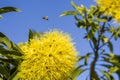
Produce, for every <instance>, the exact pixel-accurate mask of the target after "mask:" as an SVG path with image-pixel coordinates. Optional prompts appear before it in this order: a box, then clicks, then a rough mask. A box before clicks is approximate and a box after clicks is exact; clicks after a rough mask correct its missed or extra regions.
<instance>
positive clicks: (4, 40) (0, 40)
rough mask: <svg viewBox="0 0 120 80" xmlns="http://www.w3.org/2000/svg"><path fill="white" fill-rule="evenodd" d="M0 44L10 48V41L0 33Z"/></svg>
mask: <svg viewBox="0 0 120 80" xmlns="http://www.w3.org/2000/svg"><path fill="white" fill-rule="evenodd" d="M0 43H2V44H4V45H5V46H7V47H8V48H11V41H10V40H9V39H8V38H7V37H6V36H5V35H4V34H3V33H1V32H0Z"/></svg>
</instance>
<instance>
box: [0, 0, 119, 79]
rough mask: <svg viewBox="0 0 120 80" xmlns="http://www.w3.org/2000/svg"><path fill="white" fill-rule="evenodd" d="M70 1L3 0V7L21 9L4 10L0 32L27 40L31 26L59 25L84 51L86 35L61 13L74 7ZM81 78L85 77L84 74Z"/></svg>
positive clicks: (84, 0) (88, 0)
mask: <svg viewBox="0 0 120 80" xmlns="http://www.w3.org/2000/svg"><path fill="white" fill-rule="evenodd" d="M73 1H74V2H75V3H77V4H78V5H81V4H83V5H85V6H86V7H89V6H90V5H94V4H95V2H94V0H73ZM70 2H71V0H0V7H4V6H15V7H17V8H19V9H20V10H22V12H19V13H15V12H13V13H7V14H4V15H3V19H0V32H3V33H4V34H5V35H7V36H8V37H9V38H10V39H11V40H12V41H13V42H15V43H19V42H25V41H27V38H28V31H29V29H34V30H35V31H41V32H44V31H47V30H50V29H54V28H57V29H60V30H63V31H64V32H67V33H69V34H70V35H71V37H72V38H73V41H74V42H75V43H76V44H75V46H76V47H77V50H78V51H79V52H80V55H85V54H86V53H87V52H88V51H91V49H90V46H89V44H88V43H87V41H86V40H84V39H83V36H84V31H83V30H81V29H79V28H77V27H76V25H75V20H74V18H73V16H69V17H60V14H61V13H62V12H64V11H67V10H74V9H73V8H72V6H71V4H70ZM43 16H48V17H49V20H48V21H45V20H43V19H42V17H43ZM119 45H120V43H119V42H115V48H116V49H115V52H116V53H118V52H120V49H119V48H118V46H119ZM87 74H88V73H87ZM84 75H85V76H86V74H84ZM82 76H83V75H82ZM78 80H84V77H81V78H79V79H78Z"/></svg>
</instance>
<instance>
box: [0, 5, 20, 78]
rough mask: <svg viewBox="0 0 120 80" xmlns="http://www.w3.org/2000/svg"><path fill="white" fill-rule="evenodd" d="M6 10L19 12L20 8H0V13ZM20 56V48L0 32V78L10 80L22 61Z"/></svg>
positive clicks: (6, 11)
mask: <svg viewBox="0 0 120 80" xmlns="http://www.w3.org/2000/svg"><path fill="white" fill-rule="evenodd" d="M8 12H20V10H19V9H17V8H15V7H10V6H9V7H2V8H0V14H4V13H8ZM0 18H2V16H1V15H0ZM21 56H22V51H21V50H20V48H19V47H18V46H17V45H16V44H15V43H13V42H12V41H11V40H9V38H8V37H7V36H5V35H4V34H3V33H2V32H0V80H12V78H13V77H14V76H15V74H16V73H17V66H18V65H19V63H20V62H21V61H22V59H21Z"/></svg>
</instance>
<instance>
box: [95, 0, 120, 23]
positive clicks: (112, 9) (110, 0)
mask: <svg viewBox="0 0 120 80" xmlns="http://www.w3.org/2000/svg"><path fill="white" fill-rule="evenodd" d="M96 2H97V3H98V5H99V6H100V11H103V12H105V14H106V15H108V16H112V17H113V18H114V19H115V20H116V21H118V22H120V0H96Z"/></svg>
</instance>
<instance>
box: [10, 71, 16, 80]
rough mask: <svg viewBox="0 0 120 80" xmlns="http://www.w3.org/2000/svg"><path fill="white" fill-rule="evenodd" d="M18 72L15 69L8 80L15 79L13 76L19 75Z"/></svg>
mask: <svg viewBox="0 0 120 80" xmlns="http://www.w3.org/2000/svg"><path fill="white" fill-rule="evenodd" d="M17 73H18V70H15V71H14V73H13V74H12V75H11V76H10V77H9V78H8V80H13V78H14V77H15V76H16V75H17ZM16 80H18V79H16Z"/></svg>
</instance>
